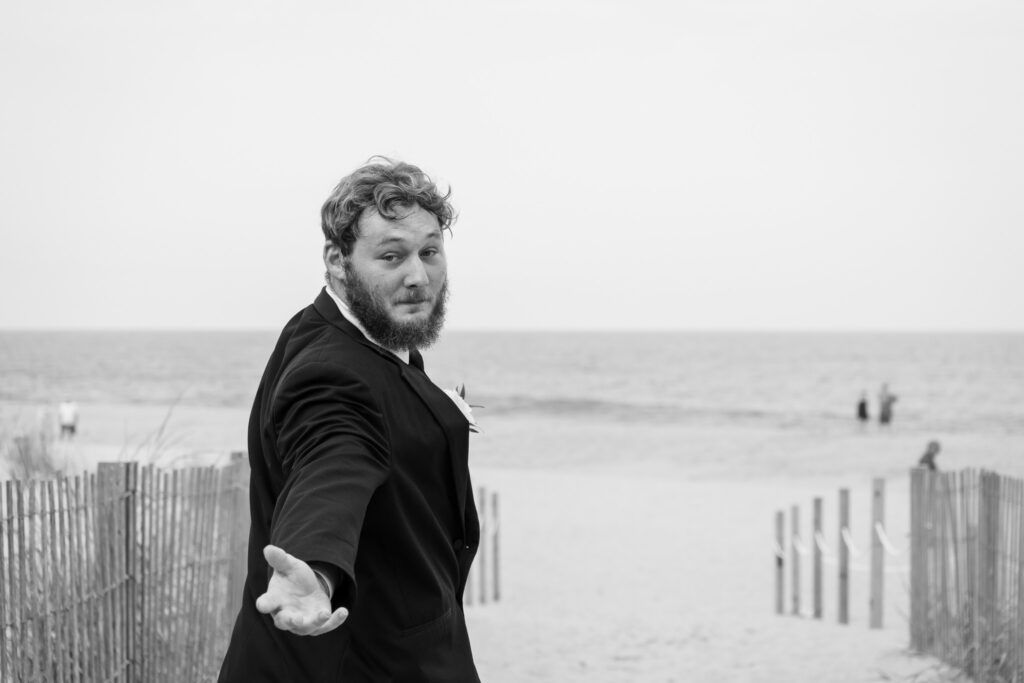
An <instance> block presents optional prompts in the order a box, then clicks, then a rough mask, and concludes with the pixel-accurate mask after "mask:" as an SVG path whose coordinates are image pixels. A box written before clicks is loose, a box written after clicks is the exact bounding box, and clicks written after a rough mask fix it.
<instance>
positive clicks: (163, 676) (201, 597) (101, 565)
mask: <svg viewBox="0 0 1024 683" xmlns="http://www.w3.org/2000/svg"><path fill="white" fill-rule="evenodd" d="M243 455H244V454H240V453H239V454H234V457H233V459H232V463H231V464H230V465H228V466H226V467H222V468H213V467H207V468H188V469H176V470H166V469H162V468H157V467H154V466H151V465H147V466H144V467H140V466H139V465H138V463H134V462H130V463H110V464H101V465H100V466H99V469H98V471H97V472H95V473H88V474H83V475H80V476H76V477H59V478H57V479H54V480H47V481H34V480H27V481H7V482H4V484H3V486H2V487H0V681H3V682H4V683H6V682H7V681H12V682H13V681H18V682H19V683H20V682H29V681H74V682H76V683H77V682H79V681H82V682H88V683H92V682H96V683H98V682H101V681H103V682H106V681H111V682H112V681H123V682H125V683H135V682H136V681H144V682H147V683H148V682H154V683H155V682H168V683H170V682H172V681H173V682H175V683H177V681H213V680H216V677H217V673H218V671H219V669H220V664H221V660H222V658H223V656H224V652H225V650H226V648H227V641H228V638H229V637H230V633H231V628H232V625H233V623H234V619H235V615H236V614H237V612H238V608H239V600H241V597H242V586H243V583H244V580H245V571H246V567H245V564H246V556H247V543H248V532H249V501H248V480H249V467H248V462H247V461H246V460H245V459H244V457H242V456H243ZM477 504H478V506H479V508H480V517H481V526H482V531H483V533H482V534H481V547H480V550H479V552H478V555H477V560H476V562H475V563H474V566H473V570H472V572H471V573H470V576H469V578H468V581H467V587H466V603H467V604H471V603H473V602H474V601H475V602H477V603H481V604H482V603H487V602H492V601H496V600H498V599H499V597H500V590H499V583H498V579H499V571H498V570H499V561H498V560H499V554H498V547H499V537H498V528H499V527H498V514H497V513H498V496H497V494H496V493H494V492H490V493H489V492H488V491H487V490H486V489H484V488H480V489H479V492H478V494H477Z"/></svg>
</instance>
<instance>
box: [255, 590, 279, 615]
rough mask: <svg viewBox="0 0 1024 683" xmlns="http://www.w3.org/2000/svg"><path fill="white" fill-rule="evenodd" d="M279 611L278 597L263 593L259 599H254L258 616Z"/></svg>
mask: <svg viewBox="0 0 1024 683" xmlns="http://www.w3.org/2000/svg"><path fill="white" fill-rule="evenodd" d="M279 609H281V599H280V596H274V595H271V594H270V593H264V594H263V595H261V596H260V597H258V598H256V611H257V612H259V613H260V614H273V613H274V612H275V611H276V610H279Z"/></svg>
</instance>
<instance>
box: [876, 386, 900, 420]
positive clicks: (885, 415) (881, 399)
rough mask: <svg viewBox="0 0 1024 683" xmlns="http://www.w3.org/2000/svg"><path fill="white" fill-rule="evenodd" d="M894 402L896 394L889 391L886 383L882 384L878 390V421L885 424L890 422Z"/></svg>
mask: <svg viewBox="0 0 1024 683" xmlns="http://www.w3.org/2000/svg"><path fill="white" fill-rule="evenodd" d="M894 403H896V394H893V393H891V392H890V391H889V385H888V384H882V388H881V390H879V392H878V422H879V424H884V425H887V424H889V423H890V422H892V405H893V404H894Z"/></svg>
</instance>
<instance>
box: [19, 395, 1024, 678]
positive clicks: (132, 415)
mask: <svg viewBox="0 0 1024 683" xmlns="http://www.w3.org/2000/svg"><path fill="white" fill-rule="evenodd" d="M2 408H3V415H4V417H5V419H6V421H7V424H13V423H16V422H17V421H18V420H19V419H21V420H31V419H33V416H35V415H37V414H38V413H39V410H40V409H39V408H38V407H35V406H29V405H15V404H4V405H3V406H2ZM81 412H82V420H81V423H82V428H81V430H80V433H79V435H78V437H77V438H76V439H75V440H74V441H72V442H70V443H68V442H64V443H56V444H55V447H56V453H57V456H58V459H59V461H60V464H62V465H63V466H65V467H67V468H68V469H69V470H71V471H77V470H80V469H88V468H91V467H94V466H95V464H96V463H97V462H99V461H102V460H122V459H130V458H138V459H140V460H142V461H144V462H148V461H156V462H159V463H161V464H164V465H168V466H181V465H186V464H214V463H219V462H225V461H226V460H227V458H228V453H229V452H230V451H232V450H239V449H242V448H244V441H243V437H244V433H245V423H246V420H247V414H246V411H244V410H239V409H229V408H223V409H209V408H198V407H192V408H190V407H178V408H175V409H174V410H173V411H171V412H170V417H169V418H168V411H167V409H166V408H161V407H157V406H138V405H135V406H125V405H84V406H82V411H81ZM165 419H166V423H165ZM162 424H163V431H162V432H161V431H160V428H161V425H162ZM944 438H945V441H944V444H945V445H946V452H945V453H944V456H943V457H944V458H945V460H944V461H942V462H941V464H942V465H943V466H947V467H950V468H956V467H967V466H974V467H981V466H984V467H989V468H992V469H996V470H998V471H1001V472H1003V473H1005V474H1011V475H1013V474H1015V475H1018V476H1019V475H1020V472H1019V471H1017V472H1015V471H1014V467H1015V466H1016V468H1018V469H1019V468H1020V465H1019V464H1017V465H1015V460H1016V458H1014V457H1013V456H1014V454H1017V455H1018V456H1019V454H1020V453H1022V452H1024V438H1022V437H1019V436H1018V437H1011V436H993V437H991V438H980V437H978V436H971V437H967V436H964V437H962V438H958V437H957V435H945V437H944ZM473 439H474V441H473V442H472V445H471V462H472V463H473V464H472V472H473V477H474V482H475V484H476V485H478V486H486V487H487V488H488V489H489V490H492V491H497V492H498V493H499V495H500V500H501V511H502V514H501V525H500V533H501V555H502V561H501V574H502V587H501V588H502V597H501V600H500V602H498V603H494V604H487V605H472V606H470V607H468V608H467V609H468V615H469V620H470V626H471V636H472V640H473V644H474V651H475V654H476V658H477V662H478V667H479V669H480V673H481V676H482V679H483V680H485V681H488V682H492V683H504V682H507V683H513V682H516V681H559V682H562V681H597V682H598V683H612V682H620V681H621V682H623V683H625V682H629V681H736V682H748V681H750V682H754V681H765V682H776V681H777V682H782V681H786V682H792V681H837V682H842V681H851V682H859V681H885V680H915V681H928V680H942V678H941V675H942V674H943V671H944V668H943V667H942V666H941V665H940V664H939V663H938V662H937V661H936V660H934V659H931V658H927V657H919V656H915V655H912V654H910V653H908V652H907V645H908V640H909V638H908V624H907V619H906V614H907V602H908V600H907V594H908V589H907V575H908V573H907V562H908V559H907V555H906V552H907V546H908V538H907V524H908V516H909V504H908V497H909V487H908V476H907V472H908V466H909V465H910V464H912V463H913V461H914V460H915V459H916V457H917V455H918V453H917V451H919V450H920V448H921V446H922V439H921V435H919V434H912V433H900V432H899V431H898V430H896V431H891V432H880V431H878V430H873V431H872V430H869V431H863V432H858V431H857V430H855V429H851V431H850V433H849V434H848V435H845V436H842V435H841V436H835V435H832V436H831V437H830V438H828V439H816V438H815V437H814V436H813V435H807V434H795V433H794V434H787V433H782V432H770V431H759V430H742V429H730V430H726V429H725V428H722V429H716V428H711V427H703V428H694V427H685V428H684V427H676V426H672V425H661V426H657V427H651V426H647V427H643V428H637V427H630V426H629V425H627V424H622V423H614V422H607V423H602V424H594V423H592V422H588V421H583V420H571V419H569V420H564V419H563V420H555V419H544V418H539V419H538V418H535V417H522V416H520V417H500V418H498V417H496V418H493V419H490V420H487V421H485V422H484V423H483V433H481V434H479V435H474V437H473ZM552 453H558V454H559V459H558V463H557V464H555V463H552V462H550V458H551V454H552ZM873 477H884V478H885V479H886V529H887V532H888V535H889V538H890V540H891V542H892V545H893V546H894V551H895V553H894V554H893V555H891V556H889V557H887V559H886V562H887V573H886V591H885V625H884V628H882V629H880V630H871V629H869V628H868V573H867V570H866V565H867V549H868V547H869V542H870V536H869V531H868V529H869V526H870V525H869V521H870V492H871V488H870V487H871V479H872V478H873ZM840 487H847V488H849V489H850V492H851V502H852V509H853V513H852V523H851V527H852V531H853V537H854V539H855V542H856V545H857V546H859V547H860V548H861V549H862V551H863V556H862V557H861V558H859V559H857V558H854V560H853V563H854V566H853V571H852V577H851V603H850V605H851V607H850V611H851V623H850V624H849V625H845V626H843V625H839V624H837V623H836V609H837V607H836V605H837V585H836V578H835V575H836V567H835V564H834V561H829V560H828V559H827V560H826V566H825V581H824V596H825V601H824V618H823V619H821V620H816V619H813V618H811V616H810V612H811V585H810V584H811V559H810V557H806V558H804V560H803V561H802V564H801V567H802V574H803V581H802V584H803V589H802V591H801V602H802V609H801V612H802V614H801V615H799V616H794V615H792V614H789V612H790V607H791V598H790V594H789V588H788V581H789V569H788V567H787V569H786V576H787V592H786V610H787V614H786V615H784V616H777V615H776V614H775V613H774V583H773V582H774V574H773V566H774V547H773V543H774V531H773V529H774V527H773V524H774V514H775V511H776V510H780V509H785V510H787V512H788V510H789V509H790V507H791V506H793V505H799V506H800V508H801V515H802V520H801V523H802V525H803V528H805V529H806V528H808V527H809V526H810V514H811V501H812V499H813V498H814V497H815V496H821V497H823V498H824V509H825V526H824V528H825V534H824V535H825V538H826V543H828V544H832V543H834V542H835V539H836V536H837V532H836V529H835V527H836V525H837V522H836V520H837V513H836V509H837V508H836V505H837V503H836V500H837V495H838V493H837V492H838V489H839V488H840ZM788 524H789V522H788V519H787V526H788Z"/></svg>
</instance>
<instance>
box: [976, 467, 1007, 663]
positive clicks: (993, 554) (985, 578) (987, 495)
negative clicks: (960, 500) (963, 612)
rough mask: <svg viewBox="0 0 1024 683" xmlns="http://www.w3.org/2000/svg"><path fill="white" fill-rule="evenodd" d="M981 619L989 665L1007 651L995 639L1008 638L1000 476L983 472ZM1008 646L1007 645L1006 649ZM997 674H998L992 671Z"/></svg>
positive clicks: (983, 657)
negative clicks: (1003, 596) (999, 649)
mask: <svg viewBox="0 0 1024 683" xmlns="http://www.w3.org/2000/svg"><path fill="white" fill-rule="evenodd" d="M978 503H979V510H978V513H979V514H978V525H979V529H978V539H979V548H978V573H979V579H980V580H979V586H978V598H979V599H978V616H979V617H980V618H979V620H978V624H979V626H980V628H979V631H980V632H979V634H978V642H979V643H980V644H981V647H980V648H979V649H980V651H979V653H978V654H979V657H980V660H981V661H982V662H985V663H986V664H988V663H992V664H991V666H993V668H994V667H995V664H994V663H995V662H996V661H997V660H998V658H999V657H1000V656H1005V654H1006V653H1005V652H997V651H996V648H997V647H998V646H997V643H996V640H997V639H999V638H1000V634H1001V633H1002V634H1003V635H1002V637H1003V638H1005V637H1006V636H1007V635H1008V634H1007V633H1006V632H1005V631H1006V630H1008V629H1007V624H1006V623H1004V620H1005V617H1004V616H1003V615H1001V614H1000V604H999V603H1000V600H999V598H1000V595H999V592H1000V591H999V584H998V569H997V565H998V563H999V558H1000V555H1001V554H1002V547H1001V546H1002V543H1001V539H1000V528H999V527H1000V525H999V475H998V474H995V473H994V472H986V471H982V472H981V496H980V497H979V500H978ZM1004 647H1005V646H1004ZM991 673H993V674H994V673H995V671H993V672H991Z"/></svg>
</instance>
